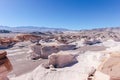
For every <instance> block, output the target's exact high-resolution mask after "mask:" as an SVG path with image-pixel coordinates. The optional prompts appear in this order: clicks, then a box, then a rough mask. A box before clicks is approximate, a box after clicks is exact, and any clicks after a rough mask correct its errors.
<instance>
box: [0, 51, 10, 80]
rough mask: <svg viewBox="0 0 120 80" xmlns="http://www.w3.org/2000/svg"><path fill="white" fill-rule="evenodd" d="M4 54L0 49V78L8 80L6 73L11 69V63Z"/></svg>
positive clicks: (0, 79) (5, 53)
mask: <svg viewBox="0 0 120 80" xmlns="http://www.w3.org/2000/svg"><path fill="white" fill-rule="evenodd" d="M6 55H7V52H6V51H0V80H8V78H7V74H8V73H9V72H10V71H11V70H12V65H11V63H10V61H9V59H8V58H7V56H6Z"/></svg>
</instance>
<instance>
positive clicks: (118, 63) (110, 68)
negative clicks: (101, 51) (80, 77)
mask: <svg viewBox="0 0 120 80" xmlns="http://www.w3.org/2000/svg"><path fill="white" fill-rule="evenodd" d="M99 70H100V71H101V72H103V73H104V74H107V75H109V76H110V78H112V79H113V80H114V79H116V80H118V79H120V72H119V71H120V53H118V54H116V53H112V54H111V57H110V58H108V59H107V60H106V61H105V62H104V63H103V64H102V65H101V66H100V69H99Z"/></svg>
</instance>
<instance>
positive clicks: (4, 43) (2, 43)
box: [0, 38, 18, 49]
mask: <svg viewBox="0 0 120 80" xmlns="http://www.w3.org/2000/svg"><path fill="white" fill-rule="evenodd" d="M17 42H18V41H17V40H16V39H14V38H1V39H0V49H4V48H9V47H12V46H13V45H14V44H15V43H17Z"/></svg>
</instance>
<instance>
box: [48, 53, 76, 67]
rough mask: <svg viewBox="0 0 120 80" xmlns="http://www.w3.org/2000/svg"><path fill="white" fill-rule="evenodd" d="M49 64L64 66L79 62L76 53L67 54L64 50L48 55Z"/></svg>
mask: <svg viewBox="0 0 120 80" xmlns="http://www.w3.org/2000/svg"><path fill="white" fill-rule="evenodd" d="M48 60H49V65H53V66H54V67H57V68H62V67H65V66H68V65H72V64H74V63H76V62H77V59H76V55H73V54H68V53H67V54H66V53H64V52H59V53H57V54H55V53H53V54H51V55H50V56H48Z"/></svg>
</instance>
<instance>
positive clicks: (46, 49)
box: [28, 43, 76, 59]
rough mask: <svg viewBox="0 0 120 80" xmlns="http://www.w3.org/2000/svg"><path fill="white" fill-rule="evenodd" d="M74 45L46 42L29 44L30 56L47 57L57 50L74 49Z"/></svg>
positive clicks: (33, 57)
mask: <svg viewBox="0 0 120 80" xmlns="http://www.w3.org/2000/svg"><path fill="white" fill-rule="evenodd" d="M75 48H76V45H66V44H59V45H58V44H57V43H46V44H40V43H35V44H32V45H31V46H30V51H28V53H29V54H30V57H31V58H32V59H39V58H43V59H44V58H45V59H46V58H48V56H49V55H51V54H52V53H57V52H59V51H66V50H74V49H75Z"/></svg>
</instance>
